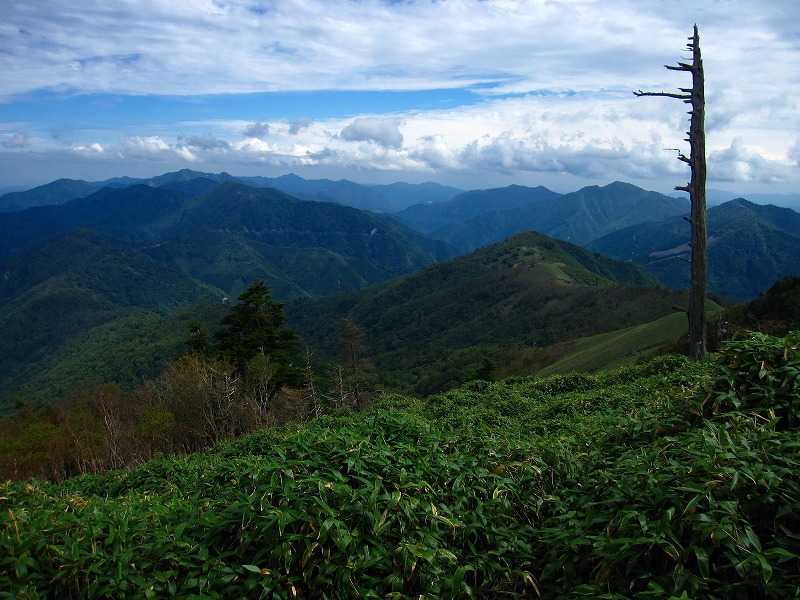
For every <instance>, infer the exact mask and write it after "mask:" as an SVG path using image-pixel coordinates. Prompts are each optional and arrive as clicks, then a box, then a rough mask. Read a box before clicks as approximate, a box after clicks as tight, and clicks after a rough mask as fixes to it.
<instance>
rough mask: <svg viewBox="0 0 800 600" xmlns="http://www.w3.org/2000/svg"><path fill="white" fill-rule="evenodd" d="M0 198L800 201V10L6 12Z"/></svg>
mask: <svg viewBox="0 0 800 600" xmlns="http://www.w3.org/2000/svg"><path fill="white" fill-rule="evenodd" d="M0 6H1V8H2V18H1V19H0V70H1V71H2V78H0V189H10V188H12V187H32V186H35V185H41V184H44V183H47V182H50V181H53V180H55V179H58V178H62V177H66V178H70V179H84V180H88V181H101V180H105V179H108V178H112V177H118V176H125V175H127V176H131V177H151V176H155V175H159V174H162V173H165V172H168V171H174V170H178V169H183V168H189V169H194V170H199V171H207V172H214V173H218V172H221V171H226V172H228V173H231V174H232V175H239V176H247V175H263V176H270V177H274V176H279V175H283V174H286V173H296V174H297V175H300V176H301V177H305V178H307V179H319V178H329V179H349V180H351V181H355V182H358V183H391V182H395V181H407V182H412V183H418V182H423V181H435V182H438V183H442V184H446V185H452V186H455V187H458V188H461V189H485V188H491V187H503V186H506V185H511V184H519V185H529V186H536V185H544V186H546V187H549V188H550V189H552V190H554V191H558V192H562V193H563V192H570V191H575V190H577V189H580V188H581V187H583V186H586V185H606V184H608V183H611V182H613V181H625V182H629V183H633V184H635V185H639V186H641V187H644V188H646V189H651V190H655V191H661V192H664V193H667V192H669V191H671V190H672V189H673V188H674V186H676V185H685V184H686V183H687V182H688V178H689V171H688V167H687V165H685V164H684V163H682V162H681V161H679V160H677V156H678V153H679V152H683V153H685V154H687V155H688V153H689V148H688V143H687V142H685V141H684V138H685V137H686V131H687V130H688V126H689V124H688V115H687V113H686V111H687V110H688V105H686V104H684V103H682V102H681V101H680V100H676V99H672V98H658V97H644V98H638V97H636V96H634V95H633V93H632V92H633V91H635V90H645V91H665V92H674V93H677V92H678V91H679V88H681V87H690V86H691V76H690V74H688V73H685V72H680V71H671V70H668V69H665V68H664V65H674V64H676V63H677V62H682V61H687V60H691V55H690V53H689V52H688V51H687V49H686V45H687V42H688V38H689V37H690V36H691V34H692V28H693V25H695V24H697V26H698V29H699V33H700V46H701V49H702V53H703V63H704V69H705V78H706V86H705V92H706V134H707V142H706V144H707V157H708V186H709V187H710V188H714V189H722V190H730V191H732V192H734V193H737V194H746V193H780V194H788V193H797V192H800V168H798V159H800V104H799V102H800V100H798V99H800V2H798V1H797V0H769V1H767V2H753V0H691V1H689V0H527V1H526V0H408V1H405V0H400V1H398V0H182V1H181V2H175V1H174V0H79V1H75V2H64V1H63V0H1V2H0Z"/></svg>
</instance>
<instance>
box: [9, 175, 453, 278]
mask: <svg viewBox="0 0 800 600" xmlns="http://www.w3.org/2000/svg"><path fill="white" fill-rule="evenodd" d="M191 181H192V182H197V180H191ZM201 187H202V186H201ZM77 229H91V230H94V231H98V232H100V233H103V234H106V235H110V236H113V237H115V238H117V239H120V240H123V241H127V242H131V243H135V244H140V245H148V246H154V245H156V244H159V243H163V242H165V241H166V240H169V239H171V238H175V237H176V236H181V237H182V238H183V239H184V240H185V239H186V238H187V236H197V237H199V238H201V239H202V238H203V236H205V235H206V232H208V231H214V232H218V233H224V234H230V235H235V236H238V238H239V242H240V244H241V243H242V242H243V241H244V240H249V242H253V243H256V244H260V245H261V246H263V245H269V246H273V247H277V248H294V249H325V250H328V251H330V252H332V253H335V254H338V255H340V257H341V260H340V261H339V262H340V263H347V264H349V265H352V266H353V267H354V268H355V271H356V272H355V273H352V274H347V273H344V272H343V269H342V268H339V269H335V270H334V271H333V272H332V273H331V274H330V277H327V276H326V277H325V280H324V283H321V284H317V285H316V286H315V287H316V289H323V290H325V291H326V293H330V292H332V291H337V290H339V289H343V288H345V289H346V285H347V282H349V281H353V282H354V283H356V284H358V286H361V285H362V284H363V283H364V281H372V280H373V277H374V275H375V273H380V274H381V276H382V277H383V279H388V278H390V277H393V276H395V275H399V274H402V273H407V272H409V271H412V270H414V269H418V268H420V267H422V266H424V265H427V264H430V263H432V262H434V261H436V260H441V259H444V258H449V257H451V256H453V255H454V254H455V251H454V250H453V249H451V248H449V247H448V246H447V245H446V244H445V243H443V242H437V241H433V240H430V239H429V238H426V237H425V236H422V235H420V234H419V233H417V232H416V231H413V230H410V229H408V228H407V227H405V226H403V225H400V224H399V223H397V222H394V221H391V220H388V219H386V218H383V217H379V216H376V215H371V214H370V213H366V212H364V211H360V210H357V209H354V208H351V207H347V206H342V205H339V204H333V203H329V202H307V201H301V200H298V199H297V198H294V197H292V196H289V195H287V194H284V193H283V192H279V191H277V190H274V189H271V188H253V187H248V186H245V185H243V184H240V183H237V182H233V181H227V182H224V183H222V184H219V185H215V186H214V187H212V188H211V189H205V190H204V191H202V192H200V193H199V194H194V195H193V194H189V193H186V192H185V191H179V190H177V189H171V188H169V187H160V188H154V187H150V186H147V185H143V184H138V185H131V186H128V187H124V188H119V189H115V188H103V189H102V190H100V191H98V192H96V193H94V194H91V195H90V196H87V197H85V198H80V199H76V200H73V201H70V202H67V203H66V204H63V205H60V206H46V207H39V208H32V209H28V210H23V211H18V212H14V213H8V214H3V215H0V240H1V241H0V256H3V255H8V254H10V253H11V252H15V251H19V250H21V249H23V248H25V247H26V246H28V245H30V244H32V243H34V242H37V241H42V240H45V239H47V238H49V237H52V236H55V235H61V234H64V233H68V232H70V231H75V230H77ZM197 243H198V244H201V245H202V241H199V240H198V241H197ZM248 252H251V253H255V254H258V253H262V254H263V252H261V251H260V250H259V249H251V250H248ZM295 254H296V253H295ZM184 258H185V257H184ZM167 260H171V258H169V257H167ZM178 262H179V261H177V260H176V261H173V263H174V264H178ZM262 262H263V261H262ZM314 262H318V260H317V261H314ZM180 264H181V265H182V266H184V267H186V268H187V269H188V270H187V272H189V273H191V272H195V273H196V272H198V268H195V267H194V266H192V265H190V264H189V262H187V261H186V260H183V262H181V263H180ZM365 274H368V275H367V277H366V279H364V277H363V276H364V275H365ZM295 275H298V274H295ZM226 276H227V274H225V273H217V274H215V277H218V278H219V277H223V278H224V277H226ZM284 276H285V273H284ZM298 276H300V277H302V274H299V275H298ZM291 277H294V275H293V276H291ZM362 280H364V281H362ZM298 289H299V290H303V289H304V288H303V286H302V285H300V286H299V288H298ZM225 291H226V292H227V293H229V294H232V293H234V292H235V289H226V290H225ZM295 293H303V292H297V291H295Z"/></svg>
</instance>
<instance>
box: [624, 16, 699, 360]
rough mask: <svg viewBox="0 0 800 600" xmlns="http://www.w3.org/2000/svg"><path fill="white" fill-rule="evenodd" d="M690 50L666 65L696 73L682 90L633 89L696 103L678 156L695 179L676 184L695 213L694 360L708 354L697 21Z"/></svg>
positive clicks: (691, 288) (691, 289)
mask: <svg viewBox="0 0 800 600" xmlns="http://www.w3.org/2000/svg"><path fill="white" fill-rule="evenodd" d="M688 50H689V51H690V52H691V53H692V64H688V63H683V62H679V63H678V64H677V65H675V66H672V65H665V67H666V68H667V69H669V70H671V71H688V72H689V73H691V74H692V87H690V88H678V89H679V90H680V92H681V93H680V94H675V93H667V92H643V91H641V90H639V91H638V92H633V93H634V95H636V96H665V97H667V98H677V99H679V100H683V101H684V102H685V103H687V104H690V105H691V106H692V110H691V111H689V115H690V121H689V131H688V135H689V137H688V138H686V141H687V142H689V147H690V149H691V152H690V155H689V157H688V158H687V157H686V156H685V155H684V154H683V153H680V152H679V153H678V160H680V161H682V162H685V163H686V164H688V165H689V167H690V168H691V172H692V174H691V179H690V180H689V183H688V184H687V185H679V186H675V189H676V190H680V191H683V192H688V193H689V200H690V201H691V206H692V208H691V214H690V217H689V219H688V221H689V223H690V224H691V226H692V234H691V242H690V246H691V248H692V259H691V277H690V282H689V307H688V308H687V309H686V314H687V316H688V318H689V356H690V357H691V358H692V359H694V360H703V359H704V358H705V356H706V318H705V299H706V237H707V234H706V132H705V124H704V123H705V105H706V100H705V90H704V87H705V82H704V76H703V60H702V58H701V56H700V36H699V35H698V33H697V25H695V26H694V35H692V37H690V38H689V44H688Z"/></svg>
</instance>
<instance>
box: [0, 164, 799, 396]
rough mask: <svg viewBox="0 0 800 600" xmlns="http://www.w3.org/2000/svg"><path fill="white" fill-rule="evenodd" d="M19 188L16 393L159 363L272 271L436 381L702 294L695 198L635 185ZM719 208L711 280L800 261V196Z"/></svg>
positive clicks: (8, 330)
mask: <svg viewBox="0 0 800 600" xmlns="http://www.w3.org/2000/svg"><path fill="white" fill-rule="evenodd" d="M277 186H282V187H284V188H286V190H291V193H289V192H287V191H282V190H280V189H277ZM352 204H356V205H361V206H371V207H373V210H371V211H367V210H363V209H362V208H358V207H356V206H352ZM0 205H2V206H4V207H6V212H4V213H2V214H0V274H2V281H1V282H0V284H1V285H0V309H2V310H3V313H2V314H3V317H2V319H0V332H1V333H2V336H0V338H1V339H0V344H1V346H0V363H2V364H0V368H2V374H0V389H2V390H3V392H1V393H0V404H2V403H4V402H5V403H8V402H10V401H11V400H12V399H13V398H14V397H16V396H21V397H24V396H26V395H30V396H31V397H34V396H35V397H38V398H42V397H44V396H47V395H48V394H49V395H50V396H53V395H57V394H61V393H63V392H64V391H65V390H67V389H68V388H69V386H70V385H73V384H74V383H75V382H76V381H79V380H80V378H81V377H86V376H88V375H87V373H88V374H93V375H95V376H101V375H102V377H105V378H116V379H117V380H120V381H123V382H128V383H130V382H135V381H137V380H140V379H141V378H142V377H147V376H152V375H154V374H156V373H157V372H158V370H159V368H161V366H163V364H164V362H165V361H167V360H169V359H170V357H173V356H175V355H176V353H179V352H180V351H181V348H182V337H181V336H182V335H184V333H183V332H184V331H185V325H186V322H188V320H189V319H190V318H191V317H192V315H193V314H195V315H197V314H200V315H205V317H206V318H207V319H208V320H209V322H210V323H212V324H213V322H214V320H215V319H216V318H217V317H218V316H219V315H220V311H224V310H225V308H224V307H225V304H224V302H230V299H231V298H235V297H236V296H237V295H238V294H239V293H240V292H241V291H242V290H243V289H245V288H246V287H247V286H248V285H249V284H250V283H251V282H252V281H253V280H255V279H264V280H266V281H267V283H268V284H269V285H270V287H271V290H272V293H273V295H274V297H275V298H276V299H278V300H281V301H286V302H288V303H289V304H288V305H287V310H288V311H290V314H289V316H290V318H291V319H292V322H293V324H294V325H295V326H296V327H297V328H298V330H299V331H300V332H301V333H302V335H303V339H304V342H305V343H307V344H308V345H309V346H310V347H312V348H315V349H316V348H319V351H320V353H321V354H327V355H328V356H333V355H334V354H335V350H334V347H335V345H336V343H337V336H338V329H339V327H340V323H341V319H342V318H343V317H344V316H351V317H353V318H354V319H355V320H356V321H357V323H358V324H359V326H360V327H363V328H364V331H365V337H368V338H369V340H368V341H367V343H368V345H369V346H371V351H370V358H371V360H373V362H374V363H375V365H376V366H378V367H379V369H380V370H381V372H382V373H384V374H385V377H386V378H387V379H386V382H387V384H393V383H396V384H398V385H406V387H408V383H409V381H416V383H415V384H414V385H413V386H412V387H413V388H414V389H415V390H416V391H420V392H421V391H431V390H439V389H443V388H446V387H447V386H448V385H452V384H454V383H455V382H458V381H459V379H460V378H462V377H463V374H464V372H465V369H468V368H470V366H474V365H475V364H478V363H480V361H481V360H482V358H485V357H486V356H491V357H492V360H496V361H497V362H498V363H499V364H502V365H503V369H505V371H504V372H507V373H511V372H521V371H525V370H526V369H527V370H528V371H530V370H531V369H537V368H540V367H542V366H544V365H546V364H550V363H552V362H553V361H555V360H556V359H557V358H558V356H556V355H557V354H559V352H561V353H563V346H562V350H559V351H558V352H556V351H554V350H552V349H553V348H555V347H556V346H558V344H563V343H564V342H566V341H569V340H571V339H576V338H578V337H581V338H584V337H587V336H592V335H605V334H607V333H609V332H611V331H613V330H615V329H622V328H630V327H634V326H635V327H639V326H642V325H643V324H645V323H647V322H649V321H652V320H658V319H663V318H665V315H666V314H667V313H669V312H670V311H671V306H672V305H673V304H682V303H683V300H682V292H679V291H675V292H671V291H669V289H667V288H672V289H674V290H679V289H680V288H683V287H685V285H686V283H685V275H684V274H683V273H682V269H684V265H683V263H682V262H681V261H678V260H675V258H674V256H675V255H676V254H679V253H680V252H681V250H683V249H685V241H686V239H688V226H687V224H686V222H685V221H684V219H683V218H682V217H683V215H685V213H686V212H687V211H688V205H687V203H686V202H685V201H684V200H681V199H676V198H672V197H669V196H664V195H662V194H657V193H655V192H648V191H646V190H642V189H640V188H637V187H635V186H632V185H629V184H625V183H619V182H617V183H613V184H610V185H608V186H604V187H598V186H590V187H587V188H584V189H582V190H578V191H577V192H574V193H570V194H558V193H556V192H553V191H551V190H548V189H546V188H543V187H537V188H528V187H524V186H509V187H507V188H500V189H494V190H472V191H467V192H461V191H460V190H455V189H454V188H445V187H443V186H438V185H436V184H421V185H412V184H394V185H389V186H358V184H354V183H352V182H346V181H339V182H331V181H329V180H316V181H306V180H303V179H301V178H299V177H297V176H294V175H287V176H284V177H281V178H275V179H271V178H235V177H233V176H231V175H229V174H227V173H220V174H208V173H198V172H194V171H180V172H177V173H167V174H164V175H162V176H159V177H155V178H152V179H149V180H136V179H131V178H117V179H115V180H109V181H107V182H102V183H100V184H95V183H87V182H75V181H69V180H59V181H58V182H53V183H52V184H49V185H47V186H42V187H40V188H35V189H33V190H29V191H27V192H18V193H14V194H6V195H5V196H2V197H0ZM14 206H16V207H17V208H13V207H14ZM25 206H27V207H26V208H19V207H25ZM708 215H709V283H710V286H709V288H710V291H712V292H716V293H718V294H722V295H724V296H727V297H728V298H733V299H736V300H744V299H747V298H751V297H753V296H755V295H757V294H759V293H760V292H762V291H764V290H765V289H767V288H768V287H769V286H770V285H771V284H772V283H774V282H775V281H776V280H778V279H780V278H781V277H784V276H786V275H791V274H796V273H797V272H798V270H800V268H798V266H799V265H800V241H799V240H798V233H797V232H798V231H800V227H798V218H800V215H798V214H797V213H795V212H794V211H792V210H790V209H782V208H778V207H774V206H763V205H755V204H753V203H750V202H747V201H745V200H741V199H740V200H735V201H731V202H727V203H724V204H722V205H719V206H715V207H713V208H711V209H709V213H708ZM533 231H535V232H537V233H532V232H533ZM568 242H572V243H568ZM573 243H574V244H579V245H580V246H585V247H586V248H588V250H587V249H584V248H581V247H579V246H575V245H573ZM606 257H613V258H616V259H617V260H611V259H610V258H606ZM620 260H621V261H623V262H620ZM645 269H646V270H645ZM681 326H682V325H680V324H679V325H677V327H678V328H680V327H681ZM673 329H675V326H673V325H670V326H669V327H667V328H666V329H664V328H662V332H664V333H663V335H673V333H674V335H675V336H677V335H679V334H680V332H679V331H675V332H673ZM659 339H661V338H659ZM131 340H137V342H136V343H132V342H131ZM137 346H138V347H139V348H140V349H141V350H142V351H141V355H140V356H137V354H136V352H137V350H136V348H137ZM545 348H549V349H548V350H545ZM100 357H105V358H103V359H102V360H103V365H102V366H97V367H96V368H94V369H93V368H92V367H91V361H92V360H95V361H97V360H101V359H100Z"/></svg>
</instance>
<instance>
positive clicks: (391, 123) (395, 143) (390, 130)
mask: <svg viewBox="0 0 800 600" xmlns="http://www.w3.org/2000/svg"><path fill="white" fill-rule="evenodd" d="M340 135H341V137H342V139H344V140H347V141H350V142H374V143H375V144H378V145H379V146H383V147H385V148H400V147H401V146H402V145H403V134H402V133H400V122H399V121H398V120H397V119H391V118H380V117H362V118H360V119H356V120H355V121H353V122H352V123H350V124H349V125H348V126H347V127H345V128H344V129H342V132H341V134H340Z"/></svg>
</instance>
